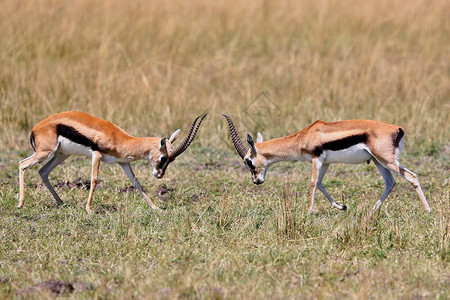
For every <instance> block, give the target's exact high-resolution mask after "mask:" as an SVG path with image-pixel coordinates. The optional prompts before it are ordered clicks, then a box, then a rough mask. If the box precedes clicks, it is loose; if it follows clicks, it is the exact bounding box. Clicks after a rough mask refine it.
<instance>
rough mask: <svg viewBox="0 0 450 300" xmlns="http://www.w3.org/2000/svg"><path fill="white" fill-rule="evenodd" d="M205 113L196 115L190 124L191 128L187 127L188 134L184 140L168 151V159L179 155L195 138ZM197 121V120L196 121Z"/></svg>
mask: <svg viewBox="0 0 450 300" xmlns="http://www.w3.org/2000/svg"><path fill="white" fill-rule="evenodd" d="M206 115H207V114H204V115H203V116H198V117H197V118H196V119H195V121H194V123H192V125H191V129H189V132H188V135H187V136H186V138H185V139H184V141H182V142H181V143H180V144H179V145H178V147H176V148H175V150H173V151H172V152H171V153H170V159H171V160H174V159H175V158H176V157H177V156H179V155H180V154H181V153H183V152H184V151H186V149H187V148H188V147H189V145H190V144H191V143H192V141H193V140H194V138H195V135H196V134H197V131H198V129H199V128H200V124H202V121H203V119H204V118H205V117H206ZM197 121H198V122H197Z"/></svg>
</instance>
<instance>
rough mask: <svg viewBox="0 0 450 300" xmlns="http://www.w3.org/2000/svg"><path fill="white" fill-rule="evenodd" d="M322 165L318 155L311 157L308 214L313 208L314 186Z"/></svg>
mask: <svg viewBox="0 0 450 300" xmlns="http://www.w3.org/2000/svg"><path fill="white" fill-rule="evenodd" d="M321 167H322V162H321V161H320V159H319V158H318V157H315V158H313V160H312V171H311V193H310V196H309V197H310V198H309V209H308V215H310V214H312V212H313V208H314V197H315V195H316V187H317V182H318V178H319V171H320V168H321Z"/></svg>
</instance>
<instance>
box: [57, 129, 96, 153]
mask: <svg viewBox="0 0 450 300" xmlns="http://www.w3.org/2000/svg"><path fill="white" fill-rule="evenodd" d="M56 132H57V134H58V136H59V135H60V136H63V137H65V138H67V139H69V140H71V141H72V142H74V143H77V144H81V145H83V146H86V147H89V148H91V149H92V150H93V151H100V148H99V146H98V145H97V144H96V143H94V142H93V141H92V140H90V139H89V138H88V137H86V136H84V135H82V134H81V133H80V132H79V131H77V130H76V129H75V128H73V127H70V126H66V125H63V124H58V125H57V126H56Z"/></svg>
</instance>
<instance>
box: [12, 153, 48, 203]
mask: <svg viewBox="0 0 450 300" xmlns="http://www.w3.org/2000/svg"><path fill="white" fill-rule="evenodd" d="M50 154H51V151H46V152H35V153H34V154H33V155H31V156H30V157H27V158H25V159H24V160H21V161H20V162H19V205H17V208H22V206H23V204H24V202H25V171H26V170H27V169H28V168H29V167H31V166H32V165H34V164H36V163H38V162H41V161H43V160H44V159H46V158H47V157H48V156H49V155H50Z"/></svg>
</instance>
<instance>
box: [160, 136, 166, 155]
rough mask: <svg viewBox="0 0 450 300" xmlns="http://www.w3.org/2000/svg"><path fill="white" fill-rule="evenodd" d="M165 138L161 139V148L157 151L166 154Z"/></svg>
mask: <svg viewBox="0 0 450 300" xmlns="http://www.w3.org/2000/svg"><path fill="white" fill-rule="evenodd" d="M166 140H167V139H166V138H162V139H161V146H160V147H159V151H161V152H165V153H167V144H166Z"/></svg>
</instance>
